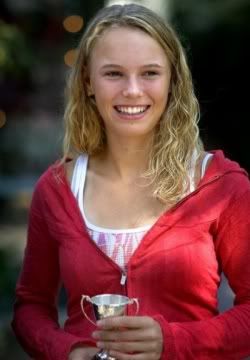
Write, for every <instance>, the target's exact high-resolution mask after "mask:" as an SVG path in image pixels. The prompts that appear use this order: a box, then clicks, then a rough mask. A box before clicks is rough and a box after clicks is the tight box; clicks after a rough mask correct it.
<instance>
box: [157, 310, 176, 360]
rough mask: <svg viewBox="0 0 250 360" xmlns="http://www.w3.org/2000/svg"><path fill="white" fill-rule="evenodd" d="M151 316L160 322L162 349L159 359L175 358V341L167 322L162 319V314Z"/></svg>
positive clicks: (168, 359) (171, 359)
mask: <svg viewBox="0 0 250 360" xmlns="http://www.w3.org/2000/svg"><path fill="white" fill-rule="evenodd" d="M152 317H153V319H154V320H155V321H157V322H158V323H159V324H160V327H161V330H162V335H163V350H162V355H161V360H176V349H175V342H174V337H173V333H172V331H171V328H170V325H169V323H168V322H167V321H166V320H165V319H164V317H163V316H162V315H158V314H157V315H154V316H152Z"/></svg>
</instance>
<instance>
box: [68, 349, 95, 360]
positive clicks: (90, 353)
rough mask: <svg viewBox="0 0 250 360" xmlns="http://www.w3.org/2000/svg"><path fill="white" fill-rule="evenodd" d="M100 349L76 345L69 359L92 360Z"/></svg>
mask: <svg viewBox="0 0 250 360" xmlns="http://www.w3.org/2000/svg"><path fill="white" fill-rule="evenodd" d="M98 351H99V350H98V349H97V348H94V347H83V346H77V347H75V348H74V349H73V350H72V351H71V352H70V354H69V357H68V360H91V359H93V357H94V356H95V354H96V353H97V352H98Z"/></svg>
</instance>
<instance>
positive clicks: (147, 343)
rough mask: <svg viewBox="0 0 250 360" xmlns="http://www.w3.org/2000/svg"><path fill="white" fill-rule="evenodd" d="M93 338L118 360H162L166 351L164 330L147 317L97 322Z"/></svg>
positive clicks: (122, 317)
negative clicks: (164, 347) (162, 355)
mask: <svg viewBox="0 0 250 360" xmlns="http://www.w3.org/2000/svg"><path fill="white" fill-rule="evenodd" d="M97 325H98V327H99V329H98V330H97V331H95V332H94V333H93V334H92V336H93V337H94V339H95V340H97V347H98V348H100V349H105V350H107V351H108V352H109V354H110V356H113V357H115V358H116V359H118V360H159V359H160V358H161V353H162V349H163V336H162V331H161V327H160V325H159V324H158V322H156V321H155V320H154V319H152V318H150V317H147V316H121V317H110V318H106V319H103V320H100V321H98V322H97Z"/></svg>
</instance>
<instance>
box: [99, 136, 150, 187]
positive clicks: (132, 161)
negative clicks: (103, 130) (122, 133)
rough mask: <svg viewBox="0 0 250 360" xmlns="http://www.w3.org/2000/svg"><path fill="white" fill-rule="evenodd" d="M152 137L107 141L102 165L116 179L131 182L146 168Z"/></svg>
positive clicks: (110, 139)
mask: <svg viewBox="0 0 250 360" xmlns="http://www.w3.org/2000/svg"><path fill="white" fill-rule="evenodd" d="M151 144H152V137H150V138H148V139H147V140H146V139H143V140H142V139H139V140H138V139H122V138H119V141H117V139H114V140H113V139H112V138H109V139H108V145H107V148H106V150H105V152H104V153H103V156H102V160H103V164H105V166H106V167H107V169H108V171H109V172H110V173H111V174H112V175H113V176H114V177H116V178H118V179H119V180H121V181H124V182H127V183H129V182H131V181H132V182H133V180H134V179H136V178H138V177H139V176H140V175H141V174H142V173H143V172H144V171H145V170H146V169H147V167H148V161H149V151H150V148H151Z"/></svg>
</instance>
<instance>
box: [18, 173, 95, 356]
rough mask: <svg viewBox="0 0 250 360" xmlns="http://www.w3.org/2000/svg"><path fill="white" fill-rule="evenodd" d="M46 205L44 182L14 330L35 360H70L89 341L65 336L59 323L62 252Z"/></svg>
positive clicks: (35, 203) (36, 200) (32, 218)
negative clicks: (73, 350) (51, 230)
mask: <svg viewBox="0 0 250 360" xmlns="http://www.w3.org/2000/svg"><path fill="white" fill-rule="evenodd" d="M43 203H44V194H43V192H42V191H41V180H40V181H39V182H38V185H37V187H36V189H35V192H34V195H33V199H32V204H31V209H30V215H29V226H28V240H27V246H26V249H25V257H24V262H23V268H22V271H21V275H20V278H19V280H18V283H17V287H16V302H15V305H14V318H13V321H12V327H13V330H14V332H15V334H16V337H17V339H18V340H19V342H20V344H21V345H22V347H23V348H24V350H25V351H26V352H27V353H28V354H29V355H30V356H31V357H32V358H34V359H41V360H45V359H46V360H47V359H49V360H50V359H51V360H52V359H53V360H66V359H68V354H69V352H70V349H71V347H72V346H73V345H76V344H78V343H81V344H84V343H86V344H87V343H88V341H87V339H83V338H80V337H77V336H75V335H72V334H70V333H67V332H65V331H64V330H63V329H61V328H60V326H59V323H58V313H57V296H58V289H59V282H60V274H59V261H58V248H57V244H56V242H55V240H54V239H53V238H52V237H51V235H50V233H49V231H48V228H47V224H46V221H45V217H44V215H43ZM92 345H93V344H92Z"/></svg>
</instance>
